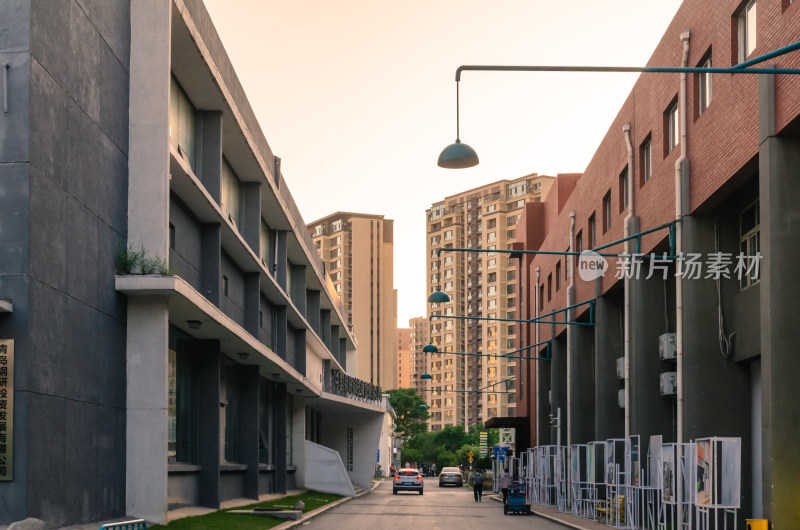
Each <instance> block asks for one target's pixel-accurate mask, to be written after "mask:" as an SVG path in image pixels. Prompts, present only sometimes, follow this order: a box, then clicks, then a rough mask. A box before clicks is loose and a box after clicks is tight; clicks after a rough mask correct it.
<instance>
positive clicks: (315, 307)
mask: <svg viewBox="0 0 800 530" xmlns="http://www.w3.org/2000/svg"><path fill="white" fill-rule="evenodd" d="M306 301H307V302H308V307H307V308H306V320H307V321H308V324H309V325H310V326H311V329H313V330H314V331H315V332H316V333H317V335H320V336H322V327H321V320H322V316H321V315H320V301H321V291H317V290H315V289H307V290H306Z"/></svg>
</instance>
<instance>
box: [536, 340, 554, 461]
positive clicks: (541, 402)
mask: <svg viewBox="0 0 800 530" xmlns="http://www.w3.org/2000/svg"><path fill="white" fill-rule="evenodd" d="M554 344H555V341H552V342H551V346H550V353H551V354H552V353H554V352H553V350H554V348H553V345H554ZM552 366H553V361H552V360H551V361H550V362H549V363H546V362H543V363H541V364H539V365H537V367H536V414H537V415H538V417H539V427H538V432H537V433H536V437H537V443H538V444H539V445H550V444H553V443H555V441H554V438H552V437H551V429H550V417H549V416H548V415H549V414H551V412H552V406H551V403H550V396H551V395H552V393H551V381H552Z"/></svg>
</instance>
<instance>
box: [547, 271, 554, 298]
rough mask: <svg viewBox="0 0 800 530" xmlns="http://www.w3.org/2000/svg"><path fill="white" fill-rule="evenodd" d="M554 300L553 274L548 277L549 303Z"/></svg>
mask: <svg viewBox="0 0 800 530" xmlns="http://www.w3.org/2000/svg"><path fill="white" fill-rule="evenodd" d="M552 299H553V273H552V272H551V273H550V274H548V275H547V301H548V302H549V301H550V300H552Z"/></svg>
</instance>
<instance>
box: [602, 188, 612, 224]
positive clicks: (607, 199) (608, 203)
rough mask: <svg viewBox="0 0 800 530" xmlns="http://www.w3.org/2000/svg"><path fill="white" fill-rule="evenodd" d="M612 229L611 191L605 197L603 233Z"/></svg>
mask: <svg viewBox="0 0 800 530" xmlns="http://www.w3.org/2000/svg"><path fill="white" fill-rule="evenodd" d="M609 228H611V190H608V193H606V194H605V196H604V197H603V233H604V234H605V233H606V232H608V229H609Z"/></svg>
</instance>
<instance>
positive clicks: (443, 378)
mask: <svg viewBox="0 0 800 530" xmlns="http://www.w3.org/2000/svg"><path fill="white" fill-rule="evenodd" d="M553 181H554V177H549V176H545V175H538V174H536V173H533V174H531V175H527V176H525V177H521V178H518V179H513V180H500V181H497V182H493V183H491V184H487V185H485V186H481V187H479V188H474V189H471V190H468V191H464V192H461V193H458V194H455V195H452V196H450V197H447V198H446V199H445V200H443V201H440V202H437V203H434V204H433V205H431V207H430V209H428V210H427V211H426V221H427V233H426V237H427V243H426V249H427V273H426V278H427V284H428V285H427V287H428V288H427V291H426V296H427V295H428V294H430V293H431V292H433V291H436V290H440V289H441V290H442V291H444V292H445V293H447V294H448V295H449V296H450V302H449V303H446V304H429V305H428V310H429V315H431V314H433V315H453V316H473V317H487V318H510V319H513V318H516V315H518V314H519V311H518V310H517V307H518V305H519V300H517V299H516V296H515V294H514V293H515V288H516V280H517V261H516V260H515V259H512V258H509V257H508V255H507V254H501V253H498V254H494V253H477V252H446V251H445V252H442V253H441V256H437V251H438V250H439V249H440V248H448V247H449V248H475V249H487V250H493V249H496V250H502V249H508V248H511V243H512V242H513V240H514V229H515V226H516V223H517V220H518V219H519V216H520V213H521V212H522V208H523V206H524V205H525V203H526V202H540V201H541V200H542V198H543V197H544V196H545V195H546V194H547V191H548V189H549V188H550V186H551V184H552V183H553ZM517 327H518V326H517V325H516V324H514V323H513V322H493V321H477V320H458V319H447V318H434V319H433V320H432V321H431V330H430V331H431V341H432V342H433V343H434V344H436V345H437V347H438V348H439V351H440V353H437V354H432V355H429V356H428V358H427V360H426V362H427V365H426V366H427V368H428V370H429V373H430V374H431V376H432V377H433V378H432V379H431V380H430V381H429V383H428V385H429V387H430V390H432V391H431V392H426V396H425V397H426V400H427V402H428V406H429V407H430V409H429V412H430V413H431V419H430V426H431V430H432V431H438V430H441V429H442V428H443V427H445V426H448V425H464V424H465V423H466V424H467V425H472V424H475V423H480V422H484V421H486V420H487V419H489V418H492V417H497V416H513V415H514V405H515V402H514V394H511V393H509V394H502V393H498V394H491V393H476V394H472V393H469V394H465V393H459V392H453V390H463V389H465V388H466V389H467V390H476V389H481V388H484V389H485V390H492V389H493V390H497V391H502V392H505V391H513V390H514V381H510V382H509V383H508V384H505V383H504V384H499V385H497V386H495V387H491V388H485V387H489V385H493V384H495V383H500V382H502V381H503V380H506V379H508V378H510V377H512V376H513V375H514V370H515V364H514V362H511V361H508V360H504V359H499V358H496V357H478V356H463V355H451V354H450V353H449V352H466V353H482V354H496V355H502V354H504V353H506V352H509V351H512V350H514V339H515V338H516V336H517ZM465 407H466V409H465ZM465 414H466V419H465Z"/></svg>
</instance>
